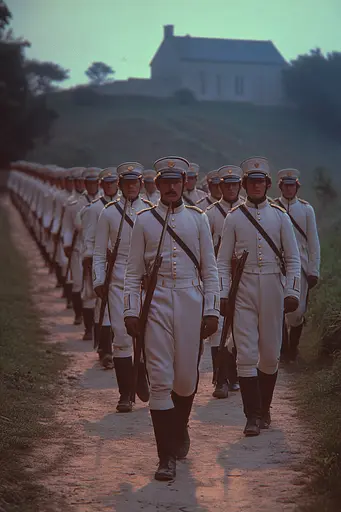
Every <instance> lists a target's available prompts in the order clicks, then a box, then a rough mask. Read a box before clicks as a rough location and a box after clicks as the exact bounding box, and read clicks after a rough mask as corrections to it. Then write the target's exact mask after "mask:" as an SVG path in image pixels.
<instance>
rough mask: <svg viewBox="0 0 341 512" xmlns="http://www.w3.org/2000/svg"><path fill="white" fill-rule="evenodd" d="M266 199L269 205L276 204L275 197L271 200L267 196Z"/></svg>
mask: <svg viewBox="0 0 341 512" xmlns="http://www.w3.org/2000/svg"><path fill="white" fill-rule="evenodd" d="M266 198H267V200H268V201H269V203H270V204H274V203H275V204H277V203H276V201H277V197H276V199H272V197H269V196H267V197H266Z"/></svg>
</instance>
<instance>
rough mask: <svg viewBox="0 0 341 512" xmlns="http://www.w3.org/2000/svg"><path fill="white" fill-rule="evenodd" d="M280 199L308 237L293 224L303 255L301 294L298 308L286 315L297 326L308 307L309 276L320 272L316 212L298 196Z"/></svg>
mask: <svg viewBox="0 0 341 512" xmlns="http://www.w3.org/2000/svg"><path fill="white" fill-rule="evenodd" d="M278 201H280V203H281V204H282V205H283V206H284V207H285V209H286V211H287V212H288V214H290V216H291V217H292V218H293V219H294V220H295V222H296V223H297V224H298V226H299V227H300V228H301V229H302V231H303V232H304V233H305V235H306V237H307V238H305V237H304V236H303V234H302V233H300V232H299V230H298V228H296V227H295V224H293V226H294V232H295V235H296V240H297V245H298V248H299V251H300V256H301V265H302V272H301V295H300V304H299V306H298V308H297V310H296V311H294V312H293V313H288V314H287V315H286V322H287V324H288V326H290V327H297V326H299V325H301V324H302V322H303V319H304V314H305V312H306V309H307V294H308V282H307V276H317V277H318V276H319V273H320V242H319V237H318V232H317V226H316V219H315V212H314V209H313V207H312V206H311V205H310V204H309V203H307V201H304V200H303V199H299V198H298V197H295V198H294V199H291V200H288V199H285V198H284V197H283V196H282V197H280V198H279V200H277V199H276V202H278Z"/></svg>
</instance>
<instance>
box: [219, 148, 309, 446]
mask: <svg viewBox="0 0 341 512" xmlns="http://www.w3.org/2000/svg"><path fill="white" fill-rule="evenodd" d="M241 168H242V170H243V180H242V185H243V187H244V188H245V190H246V194H247V199H246V202H245V204H240V205H239V206H237V207H235V208H233V209H232V210H231V211H230V213H229V214H228V215H227V217H226V219H225V223H224V228H223V235H222V241H221V247H220V250H219V254H218V268H219V277H220V282H221V297H222V298H221V313H222V315H224V316H225V315H228V314H229V311H230V308H231V304H230V303H229V301H228V299H227V297H228V293H229V289H230V281H231V260H232V257H233V254H234V253H235V255H236V256H237V257H240V256H241V253H242V252H243V251H244V250H247V251H248V253H249V254H248V258H247V260H246V264H245V267H244V272H243V274H242V276H241V280H240V285H239V289H238V292H237V296H236V301H235V305H234V307H235V310H234V319H233V330H232V334H233V339H234V342H235V345H236V349H237V368H238V376H239V383H240V390H241V394H242V399H243V405H244V413H245V415H246V418H247V423H246V426H245V429H244V434H245V435H246V436H255V435H259V433H260V428H269V426H270V423H271V416H270V405H271V401H272V396H273V391H274V388H275V384H276V379H277V372H278V361H279V355H280V349H281V342H282V325H283V308H284V311H285V312H286V313H289V312H293V311H295V310H296V309H297V307H298V304H299V296H300V270H301V264H300V256H299V251H298V247H297V243H296V238H295V235H294V231H293V227H292V224H291V222H290V219H289V217H288V215H287V214H286V213H285V211H284V210H283V209H282V208H280V207H279V206H277V205H275V204H270V202H269V201H268V199H267V197H266V192H267V189H268V188H269V187H270V186H271V178H270V170H269V164H268V161H267V159H266V158H263V157H253V158H249V159H247V160H245V161H244V162H242V164H241ZM284 262H285V263H284Z"/></svg>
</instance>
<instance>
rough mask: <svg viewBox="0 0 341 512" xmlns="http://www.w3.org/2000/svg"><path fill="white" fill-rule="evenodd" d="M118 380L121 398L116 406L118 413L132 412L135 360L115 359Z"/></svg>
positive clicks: (127, 358) (128, 358)
mask: <svg viewBox="0 0 341 512" xmlns="http://www.w3.org/2000/svg"><path fill="white" fill-rule="evenodd" d="M114 366H115V371H116V380H117V384H118V391H119V393H120V398H119V401H118V404H117V406H116V411H117V412H131V411H132V410H133V405H132V401H131V394H132V387H133V358H132V357H114Z"/></svg>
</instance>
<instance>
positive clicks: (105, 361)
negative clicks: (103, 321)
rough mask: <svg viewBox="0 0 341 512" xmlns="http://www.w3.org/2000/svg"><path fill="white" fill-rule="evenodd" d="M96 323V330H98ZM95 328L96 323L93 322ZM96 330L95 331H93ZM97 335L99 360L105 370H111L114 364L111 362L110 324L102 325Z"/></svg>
mask: <svg viewBox="0 0 341 512" xmlns="http://www.w3.org/2000/svg"><path fill="white" fill-rule="evenodd" d="M98 327H99V326H98V324H97V330H98ZM95 329H96V324H95ZM95 332H96V331H95ZM97 336H99V340H98V352H99V353H100V354H101V355H100V360H101V364H102V366H103V368H105V369H106V370H112V369H113V367H114V365H113V362H112V342H111V340H112V336H111V326H110V325H102V328H101V331H100V332H98V333H97Z"/></svg>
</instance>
